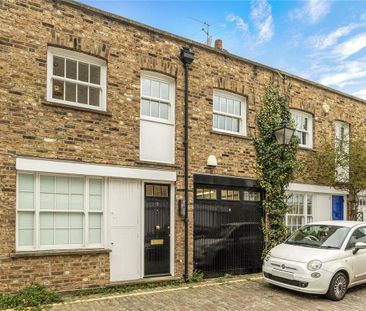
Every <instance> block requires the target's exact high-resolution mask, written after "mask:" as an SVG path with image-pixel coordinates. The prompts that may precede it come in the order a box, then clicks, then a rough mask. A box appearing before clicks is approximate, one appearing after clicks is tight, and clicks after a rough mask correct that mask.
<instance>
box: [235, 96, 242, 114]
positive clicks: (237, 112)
mask: <svg viewBox="0 0 366 311" xmlns="http://www.w3.org/2000/svg"><path fill="white" fill-rule="evenodd" d="M240 110H241V109H240V102H239V101H237V100H234V113H235V114H236V115H238V116H240V115H241V111H240Z"/></svg>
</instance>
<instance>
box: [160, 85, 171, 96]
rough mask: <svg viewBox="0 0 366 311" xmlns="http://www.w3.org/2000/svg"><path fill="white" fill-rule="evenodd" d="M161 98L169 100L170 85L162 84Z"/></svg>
mask: <svg viewBox="0 0 366 311" xmlns="http://www.w3.org/2000/svg"><path fill="white" fill-rule="evenodd" d="M160 98H162V99H166V100H169V85H168V84H166V83H160Z"/></svg>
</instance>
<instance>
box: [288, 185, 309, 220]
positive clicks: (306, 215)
mask: <svg viewBox="0 0 366 311" xmlns="http://www.w3.org/2000/svg"><path fill="white" fill-rule="evenodd" d="M294 194H295V195H303V196H304V206H303V211H304V213H303V214H290V213H287V214H286V227H288V226H289V221H288V219H289V217H291V216H295V217H303V218H304V220H305V221H304V223H303V225H306V224H308V223H310V222H313V221H314V197H315V195H314V194H313V193H306V192H296V191H291V192H288V193H287V195H289V196H291V195H294ZM310 198H311V214H308V200H309V199H310ZM309 217H311V218H312V219H311V221H310V222H309V221H308V218H309Z"/></svg>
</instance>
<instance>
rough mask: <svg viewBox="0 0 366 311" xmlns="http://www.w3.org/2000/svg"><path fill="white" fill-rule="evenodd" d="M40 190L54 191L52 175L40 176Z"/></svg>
mask: <svg viewBox="0 0 366 311" xmlns="http://www.w3.org/2000/svg"><path fill="white" fill-rule="evenodd" d="M41 192H48V193H54V192H55V178H54V177H53V176H41Z"/></svg>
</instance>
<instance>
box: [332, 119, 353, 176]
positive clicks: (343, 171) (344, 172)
mask: <svg viewBox="0 0 366 311" xmlns="http://www.w3.org/2000/svg"><path fill="white" fill-rule="evenodd" d="M342 129H343V134H344V141H343V152H344V153H348V152H349V139H350V137H349V134H350V133H349V129H350V126H349V124H348V123H346V122H343V121H335V122H334V134H335V135H334V137H335V146H336V148H337V147H338V144H339V141H340V140H341V139H342V137H340V136H339V135H338V133H339V131H340V132H342ZM336 174H337V177H336V178H337V180H338V181H340V182H345V181H346V180H348V179H349V165H344V166H338V167H336Z"/></svg>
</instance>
